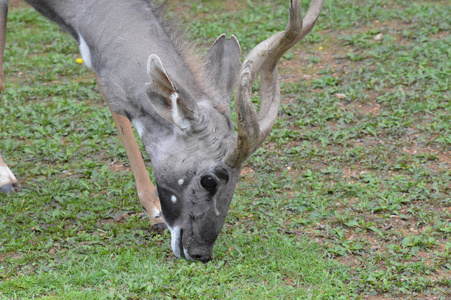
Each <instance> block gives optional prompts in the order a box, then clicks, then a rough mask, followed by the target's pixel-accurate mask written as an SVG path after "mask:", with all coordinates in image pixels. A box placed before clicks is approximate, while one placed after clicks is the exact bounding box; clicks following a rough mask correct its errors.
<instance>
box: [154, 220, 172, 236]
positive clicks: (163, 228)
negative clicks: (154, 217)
mask: <svg viewBox="0 0 451 300" xmlns="http://www.w3.org/2000/svg"><path fill="white" fill-rule="evenodd" d="M166 230H168V226H167V225H166V223H164V222H163V223H158V224H153V225H152V231H155V232H158V233H160V234H161V233H163V232H165V231H166Z"/></svg>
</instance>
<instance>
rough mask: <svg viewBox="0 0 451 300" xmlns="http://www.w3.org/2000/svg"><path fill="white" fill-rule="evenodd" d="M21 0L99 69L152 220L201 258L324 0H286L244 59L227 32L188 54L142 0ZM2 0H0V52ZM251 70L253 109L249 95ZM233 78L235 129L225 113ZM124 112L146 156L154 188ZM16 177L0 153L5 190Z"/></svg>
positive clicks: (176, 244)
mask: <svg viewBox="0 0 451 300" xmlns="http://www.w3.org/2000/svg"><path fill="white" fill-rule="evenodd" d="M26 2H28V3H29V4H30V5H32V6H33V7H34V8H35V9H36V10H37V11H39V12H40V13H42V14H43V15H44V16H46V17H47V18H49V19H50V20H52V21H54V22H56V23H57V24H58V25H59V26H60V27H61V28H62V29H63V30H65V31H67V32H69V33H70V34H71V35H72V36H73V37H74V38H75V39H76V40H77V41H78V43H79V45H80V52H81V55H82V57H83V60H84V62H85V64H86V65H87V66H88V67H90V68H92V69H93V70H94V71H95V73H96V74H97V78H98V84H99V87H100V88H101V90H102V92H103V94H104V97H105V99H106V101H107V103H108V105H109V108H110V110H111V112H112V115H113V118H114V120H115V122H116V125H117V128H118V130H119V135H120V137H121V139H122V141H123V143H124V146H125V148H126V152H127V155H128V157H129V159H130V165H131V167H132V171H133V173H134V175H135V180H136V186H137V190H138V196H139V199H140V201H141V204H142V205H143V207H144V208H145V209H146V211H147V212H148V214H149V217H150V220H151V223H152V224H153V225H158V224H164V223H165V224H166V225H167V227H168V228H169V230H170V231H171V247H172V250H173V252H174V254H175V255H176V256H178V257H185V258H186V259H189V260H194V259H200V260H202V261H208V260H209V259H210V257H211V252H212V249H213V245H214V242H215V240H216V238H217V237H218V235H219V233H220V231H221V228H222V226H223V224H224V221H225V217H226V215H227V210H228V208H229V205H230V202H231V200H232V197H233V192H234V189H235V185H236V182H237V180H238V177H239V173H240V167H241V164H242V163H243V162H244V160H245V159H246V158H247V157H248V156H249V155H251V154H252V153H253V152H254V151H255V150H256V149H257V148H258V147H259V146H260V145H261V143H262V142H263V140H264V139H265V137H266V136H267V135H268V134H269V132H270V130H271V128H272V126H273V124H274V122H275V119H276V117H277V112H278V107H279V102H280V91H279V84H278V74H277V64H278V61H279V59H280V58H281V56H282V55H283V54H284V53H285V52H286V51H287V50H288V49H289V48H291V47H292V46H293V45H294V44H296V43H297V42H298V41H299V40H300V39H302V38H303V37H304V36H305V35H306V34H307V33H308V32H309V31H310V30H311V29H312V28H313V26H314V24H315V22H316V19H317V18H318V15H319V13H320V11H321V7H322V2H323V1H322V0H320V1H317V0H313V2H312V4H311V5H310V8H309V11H308V12H307V14H306V17H305V18H304V20H303V19H302V16H301V5H300V1H299V0H297V1H296V0H294V1H290V19H289V22H288V25H287V28H286V29H285V31H283V32H280V33H279V34H276V35H275V36H273V37H271V38H269V39H268V40H266V41H263V42H262V43H261V44H259V45H257V46H256V47H255V48H254V49H253V50H252V51H251V52H250V53H249V54H248V56H247V57H246V59H245V60H244V62H243V64H242V63H241V49H240V46H239V43H238V41H237V39H236V38H235V37H234V36H232V38H231V39H230V40H228V39H227V38H226V36H225V35H221V36H220V37H218V39H217V40H216V41H215V42H214V43H213V45H212V46H211V48H210V50H209V51H208V53H207V54H206V55H205V57H204V58H203V59H201V60H199V59H195V58H193V57H191V56H190V55H189V51H187V50H186V48H187V45H186V43H185V42H183V41H182V40H181V39H180V38H179V37H177V33H176V32H175V31H174V30H172V29H171V24H169V23H168V22H167V21H165V19H164V17H163V16H161V14H162V13H161V10H160V9H159V8H158V7H156V6H155V5H154V4H153V3H152V1H150V0H147V1H146V0H127V1H120V0H114V1H112V0H110V1H107V0H71V1H69V0H67V1H61V0H41V1H39V0H26ZM7 5H8V1H6V0H0V18H1V19H0V57H1V58H0V59H2V58H3V50H4V47H5V46H4V45H5V30H6V12H7ZM0 62H2V61H0ZM258 74H261V91H260V94H261V95H262V96H261V97H262V99H261V104H260V110H259V113H257V112H256V110H255V108H254V106H253V105H252V102H251V96H252V83H253V81H254V80H255V79H256V77H257V75H258ZM0 86H1V87H3V70H2V69H1V70H0ZM235 86H236V92H235V94H236V96H235V106H236V112H237V128H238V134H236V133H235V131H234V125H233V123H232V120H231V118H230V98H231V95H232V92H233V89H234V87H235ZM130 122H131V123H132V124H133V125H134V127H135V128H136V130H137V131H138V134H139V135H140V137H141V139H142V142H143V145H144V147H145V150H146V152H147V153H148V155H149V156H150V158H151V162H152V167H153V170H154V175H155V181H156V184H157V190H158V193H157V194H158V197H157V196H156V193H155V187H154V186H153V184H152V183H151V181H150V180H149V177H148V174H147V171H146V169H145V166H144V163H143V161H142V157H141V154H140V153H139V149H138V147H137V145H136V141H135V140H134V135H133V132H132V129H131V126H130ZM16 182H17V180H16V179H15V178H14V175H13V174H12V172H11V171H10V170H9V169H8V167H7V166H6V164H5V163H4V162H3V160H2V159H1V156H0V188H2V189H3V190H4V191H10V190H12V189H14V185H15V184H16ZM160 205H161V208H160ZM163 217H164V220H163Z"/></svg>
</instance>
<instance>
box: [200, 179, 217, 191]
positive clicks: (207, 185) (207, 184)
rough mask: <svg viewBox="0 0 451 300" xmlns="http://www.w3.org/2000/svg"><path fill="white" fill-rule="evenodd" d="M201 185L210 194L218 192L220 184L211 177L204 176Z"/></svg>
mask: <svg viewBox="0 0 451 300" xmlns="http://www.w3.org/2000/svg"><path fill="white" fill-rule="evenodd" d="M200 184H201V185H202V187H203V188H204V189H206V190H207V191H209V192H214V191H215V190H216V187H217V186H218V183H217V182H216V180H215V179H214V178H213V177H211V176H208V175H206V176H203V177H202V178H201V179H200Z"/></svg>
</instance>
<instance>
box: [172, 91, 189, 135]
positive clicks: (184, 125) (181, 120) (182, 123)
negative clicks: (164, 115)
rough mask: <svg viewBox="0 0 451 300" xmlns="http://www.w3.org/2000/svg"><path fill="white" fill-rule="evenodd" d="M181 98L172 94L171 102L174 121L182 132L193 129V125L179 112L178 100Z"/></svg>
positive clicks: (176, 94)
mask: <svg viewBox="0 0 451 300" xmlns="http://www.w3.org/2000/svg"><path fill="white" fill-rule="evenodd" d="M178 97H179V94H178V93H172V94H171V96H170V99H171V102H172V119H173V120H174V123H175V125H177V127H178V128H180V129H182V130H189V128H190V127H191V124H190V123H189V121H188V120H187V119H186V118H185V116H184V115H183V113H182V112H181V111H179V108H178V105H177V99H178Z"/></svg>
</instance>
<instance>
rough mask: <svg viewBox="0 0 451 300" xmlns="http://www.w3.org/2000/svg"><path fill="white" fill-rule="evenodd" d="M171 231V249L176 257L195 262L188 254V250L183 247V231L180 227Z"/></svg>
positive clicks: (170, 228)
mask: <svg viewBox="0 0 451 300" xmlns="http://www.w3.org/2000/svg"><path fill="white" fill-rule="evenodd" d="M168 228H169V231H170V232H171V248H172V252H174V254H175V256H177V257H179V258H184V259H187V260H195V259H194V258H192V257H191V256H190V255H189V254H188V250H187V249H186V248H184V247H183V243H182V240H183V239H182V237H183V229H182V228H180V227H179V226H175V227H169V226H168Z"/></svg>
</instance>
